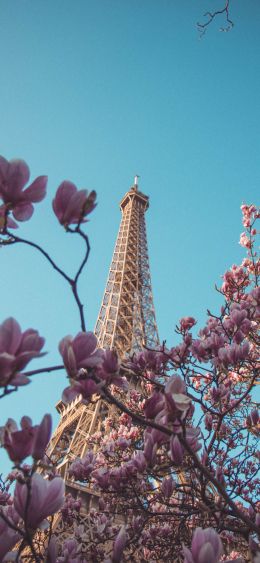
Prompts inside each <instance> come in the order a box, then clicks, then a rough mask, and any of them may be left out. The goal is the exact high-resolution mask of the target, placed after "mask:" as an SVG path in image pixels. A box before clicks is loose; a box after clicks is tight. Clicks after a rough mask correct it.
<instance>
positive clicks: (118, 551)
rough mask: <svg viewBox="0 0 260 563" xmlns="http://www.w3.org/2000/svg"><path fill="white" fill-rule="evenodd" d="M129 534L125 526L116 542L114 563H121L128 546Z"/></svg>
mask: <svg viewBox="0 0 260 563" xmlns="http://www.w3.org/2000/svg"><path fill="white" fill-rule="evenodd" d="M126 540H127V534H126V530H125V526H122V527H121V529H120V531H119V533H118V534H117V536H116V539H115V541H114V549H113V561H114V563H119V561H121V559H122V555H123V551H124V548H125V545H126Z"/></svg>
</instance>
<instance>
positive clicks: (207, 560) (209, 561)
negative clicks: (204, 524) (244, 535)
mask: <svg viewBox="0 0 260 563" xmlns="http://www.w3.org/2000/svg"><path fill="white" fill-rule="evenodd" d="M222 552H223V548H222V542H221V539H220V537H219V536H218V534H217V532H215V530H213V529H212V528H206V529H205V530H202V528H196V530H195V532H194V534H193V538H192V543H191V550H189V549H188V548H187V547H183V554H184V563H219V560H220V557H221V555H222Z"/></svg>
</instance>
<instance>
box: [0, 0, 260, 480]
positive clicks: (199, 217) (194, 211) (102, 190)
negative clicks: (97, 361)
mask: <svg viewBox="0 0 260 563" xmlns="http://www.w3.org/2000/svg"><path fill="white" fill-rule="evenodd" d="M222 3H223V2H221V0H203V1H202V0H196V1H194V0H193V1H192V0H181V1H177V0H77V1H72V0H70V1H68V0H55V1H53V0H44V1H43V0H41V1H40V0H23V1H21V0H5V1H3V0H1V1H0V58H1V85H0V154H2V155H3V156H5V157H6V158H8V159H9V158H13V157H22V158H24V159H25V160H26V161H27V162H28V163H29V165H30V167H31V172H32V177H35V176H36V175H39V174H48V176H49V184H48V198H47V199H46V200H45V201H44V202H43V203H42V204H39V205H38V206H37V208H36V211H35V214H34V217H33V219H32V220H31V221H30V222H28V223H25V224H24V225H22V226H21V228H20V229H19V230H20V234H21V236H27V237H29V238H30V237H31V238H33V237H35V239H36V240H37V241H38V242H40V243H42V244H43V245H44V246H45V247H46V248H47V249H48V250H49V251H50V253H51V254H52V255H53V256H54V257H55V258H56V259H57V261H58V262H59V263H60V264H61V265H63V266H64V267H66V268H67V269H68V271H69V272H72V271H73V270H74V269H75V267H76V265H77V264H78V261H79V259H80V258H81V256H82V251H81V248H80V247H78V246H77V244H76V242H75V239H74V237H72V240H71V239H70V237H69V235H67V234H65V233H64V232H63V230H62V228H61V227H60V226H59V225H58V223H57V221H56V218H55V217H54V216H53V214H52V211H51V200H52V198H53V195H54V193H55V191H56V188H57V186H58V185H59V183H60V182H61V181H62V180H63V179H70V180H72V181H74V182H75V183H76V184H77V185H78V186H79V187H86V188H91V189H95V190H96V191H97V193H98V201H99V204H98V207H97V208H96V210H95V212H94V213H93V214H92V216H91V222H90V223H89V224H88V225H87V227H86V229H87V232H88V233H89V236H90V240H91V246H92V254H91V258H90V260H89V265H88V268H87V270H86V273H85V274H84V276H83V277H82V280H81V285H80V289H81V295H82V300H83V301H84V304H85V307H86V317H87V323H88V328H89V329H90V330H91V329H92V328H93V327H94V324H95V320H96V317H97V314H98V310H99V305H100V302H101V299H102V295H103V290H104V286H105V282H106V277H107V273H108V268H109V264H110V259H111V256H112V251H113V246H114V242H115V238H116V234H117V230H118V226H119V221H120V212H119V208H118V203H119V201H120V199H121V197H122V195H123V194H124V193H125V192H126V191H127V190H128V188H129V187H130V185H131V183H132V180H133V177H134V175H135V174H136V173H137V174H140V176H141V178H140V188H141V189H142V191H144V192H145V193H147V194H148V195H149V196H150V204H151V205H150V209H149V211H148V213H147V229H148V239H149V251H150V262H151V271H152V282H153V292H154V300H155V306H156V313H157V320H158V326H159V332H160V336H161V338H162V339H167V342H168V344H169V345H171V344H172V343H173V342H174V333H173V330H174V325H175V323H176V322H177V321H178V319H179V318H180V317H181V316H183V315H193V316H195V317H196V318H198V321H199V325H202V323H203V322H204V320H205V316H206V309H207V308H210V309H212V310H217V308H218V306H219V303H220V300H219V297H218V295H217V294H216V293H215V292H214V284H215V282H216V283H220V281H221V280H220V276H221V274H223V272H224V271H225V269H226V268H228V267H229V266H230V265H231V264H232V263H234V262H239V261H240V260H241V257H242V255H243V252H242V250H241V249H240V247H239V246H238V240H239V234H240V232H241V226H240V209H239V208H240V205H241V203H242V201H247V202H257V196H258V194H259V180H260V139H259V135H260V129H259V125H260V66H259V61H260V31H259V30H260V4H259V0H250V1H247V2H245V1H244V0H236V1H233V2H232V17H233V19H234V21H235V27H234V29H233V31H232V32H231V33H219V32H218V30H217V28H218V27H219V26H220V25H221V23H220V21H219V22H217V26H212V27H211V28H210V29H209V30H208V33H207V34H206V36H205V37H204V39H203V40H199V39H198V33H197V31H196V28H195V22H196V21H197V20H198V19H199V18H200V16H201V15H202V14H203V13H204V12H205V11H206V9H210V8H212V7H214V6H215V7H218V6H219V5H222ZM258 201H259V198H258ZM0 258H1V321H2V320H4V319H5V318H6V317H7V316H10V315H12V316H14V317H15V318H17V320H18V321H19V322H20V323H21V325H22V327H23V329H25V328H28V327H34V328H38V329H39V331H40V333H41V334H42V335H44V336H45V337H46V350H48V351H49V355H48V356H46V358H45V359H43V360H42V361H41V362H39V363H38V364H35V365H36V366H37V365H38V366H43V365H46V364H48V363H50V364H51V363H56V362H57V361H59V358H58V353H57V344H58V342H59V340H60V339H61V338H62V337H63V336H64V335H66V334H69V333H71V334H76V332H77V331H78V330H79V319H78V314H77V311H76V309H75V307H74V305H73V302H72V299H71V295H70V291H69V289H68V288H67V287H66V286H65V285H64V283H63V281H62V280H61V279H59V278H58V277H57V276H56V274H55V273H54V272H52V271H51V269H50V268H49V267H48V265H45V264H44V262H43V259H42V258H41V257H40V256H37V255H36V254H35V253H34V252H33V251H31V250H30V249H28V248H21V247H17V248H15V247H13V248H8V249H7V248H3V249H2V250H1V252H0ZM33 365H34V364H31V367H33ZM64 386H65V377H64V376H63V375H62V374H61V373H59V374H55V375H44V376H41V377H37V379H36V378H35V379H34V380H33V382H32V383H31V385H29V386H27V387H26V388H24V389H20V390H19V391H18V393H16V394H14V395H11V396H10V397H8V398H7V399H5V400H2V401H1V411H0V412H1V415H0V424H3V423H4V422H5V421H6V419H7V417H8V416H12V417H13V418H15V419H17V420H18V419H19V418H20V417H21V415H22V414H28V415H31V416H32V418H33V420H34V422H35V423H36V422H39V420H40V418H41V417H42V415H43V413H45V412H51V413H52V414H54V413H55V409H54V405H55V402H57V400H58V399H59V397H60V393H61V390H62V389H63V387H64ZM55 422H57V417H56V418H55ZM0 457H1V458H2V467H3V470H5V467H6V464H5V457H4V453H3V452H2V451H1V454H0Z"/></svg>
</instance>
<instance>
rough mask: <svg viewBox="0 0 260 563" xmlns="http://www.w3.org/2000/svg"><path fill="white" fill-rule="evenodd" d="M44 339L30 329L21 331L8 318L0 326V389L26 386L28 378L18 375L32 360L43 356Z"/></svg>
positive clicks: (13, 320) (18, 326)
mask: <svg viewBox="0 0 260 563" xmlns="http://www.w3.org/2000/svg"><path fill="white" fill-rule="evenodd" d="M44 342H45V340H44V338H42V337H41V336H39V333H38V332H37V331H36V330H33V329H32V328H28V330H26V331H25V332H22V331H21V327H20V325H19V324H18V322H17V321H16V320H15V319H13V318H9V319H6V320H5V321H4V322H3V324H2V325H0V374H1V376H0V387H5V386H6V385H9V384H10V385H15V386H18V385H26V383H29V381H30V380H29V379H28V377H26V376H25V375H23V374H21V373H19V371H20V370H22V369H24V368H25V366H26V365H27V364H28V363H29V362H30V360H32V359H33V358H38V357H40V356H43V355H44V353H43V352H41V349H42V347H43V345H44Z"/></svg>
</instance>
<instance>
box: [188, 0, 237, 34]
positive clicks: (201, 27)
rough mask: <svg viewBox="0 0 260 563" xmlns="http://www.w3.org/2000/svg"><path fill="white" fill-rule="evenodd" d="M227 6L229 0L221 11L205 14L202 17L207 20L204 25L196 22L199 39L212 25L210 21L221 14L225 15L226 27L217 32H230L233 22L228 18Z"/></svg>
mask: <svg viewBox="0 0 260 563" xmlns="http://www.w3.org/2000/svg"><path fill="white" fill-rule="evenodd" d="M229 6H230V0H226V3H225V6H224V7H223V8H222V9H220V10H216V11H215V12H206V13H205V14H204V17H207V18H208V19H207V21H206V22H205V23H200V22H197V28H198V31H199V33H200V37H202V35H204V34H205V33H206V30H207V27H208V26H209V25H210V24H211V23H212V21H213V20H214V19H215V18H216V17H217V16H221V15H222V14H225V17H226V22H227V25H226V26H225V27H221V28H220V30H219V31H230V30H231V29H232V27H234V22H233V21H232V20H231V19H230V17H229Z"/></svg>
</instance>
